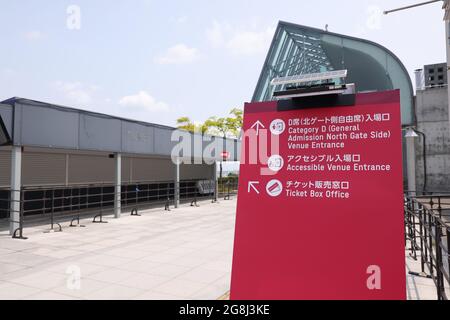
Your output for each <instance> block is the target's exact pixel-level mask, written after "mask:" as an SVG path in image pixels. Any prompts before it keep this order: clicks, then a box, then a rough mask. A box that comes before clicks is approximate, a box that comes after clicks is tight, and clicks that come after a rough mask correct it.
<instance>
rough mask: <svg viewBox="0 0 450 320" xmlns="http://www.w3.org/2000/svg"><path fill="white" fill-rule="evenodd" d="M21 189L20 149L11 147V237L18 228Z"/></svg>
mask: <svg viewBox="0 0 450 320" xmlns="http://www.w3.org/2000/svg"><path fill="white" fill-rule="evenodd" d="M21 187H22V147H18V146H13V148H12V150H11V203H10V209H11V210H10V218H9V219H10V224H9V226H10V234H11V235H13V234H14V231H16V230H17V229H18V228H19V227H20V223H19V222H20V208H21V203H20V202H21V190H20V189H21Z"/></svg>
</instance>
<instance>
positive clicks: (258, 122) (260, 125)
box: [251, 120, 266, 136]
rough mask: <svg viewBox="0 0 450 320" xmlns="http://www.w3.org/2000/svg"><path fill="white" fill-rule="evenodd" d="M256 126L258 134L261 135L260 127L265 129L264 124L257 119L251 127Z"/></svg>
mask: <svg viewBox="0 0 450 320" xmlns="http://www.w3.org/2000/svg"><path fill="white" fill-rule="evenodd" d="M255 128H256V135H257V136H259V129H265V128H266V127H264V125H263V124H262V123H261V121H259V120H258V121H256V122H255V124H254V125H253V126H252V127H251V129H255Z"/></svg>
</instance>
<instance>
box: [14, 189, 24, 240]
mask: <svg viewBox="0 0 450 320" xmlns="http://www.w3.org/2000/svg"><path fill="white" fill-rule="evenodd" d="M19 193H20V199H21V201H20V202H19V217H18V218H19V221H18V227H17V229H16V230H14V232H13V234H12V236H13V238H14V239H20V240H27V239H28V238H26V237H24V236H23V209H24V208H23V207H24V204H23V199H24V196H23V190H20V192H19Z"/></svg>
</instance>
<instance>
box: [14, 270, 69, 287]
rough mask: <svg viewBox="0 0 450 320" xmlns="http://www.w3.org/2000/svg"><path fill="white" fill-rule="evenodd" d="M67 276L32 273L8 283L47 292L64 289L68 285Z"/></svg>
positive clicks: (44, 272) (42, 272) (45, 272)
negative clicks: (58, 288)
mask: <svg viewBox="0 0 450 320" xmlns="http://www.w3.org/2000/svg"><path fill="white" fill-rule="evenodd" d="M67 278H68V277H67V276H63V275H61V274H57V273H52V272H47V271H41V272H37V273H31V274H28V275H26V276H22V277H18V278H12V279H9V280H8V281H10V282H12V283H15V284H18V285H23V286H27V287H32V288H37V289H40V290H47V289H52V288H56V287H63V286H66V284H67Z"/></svg>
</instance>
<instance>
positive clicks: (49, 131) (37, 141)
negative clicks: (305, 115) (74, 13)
mask: <svg viewBox="0 0 450 320" xmlns="http://www.w3.org/2000/svg"><path fill="white" fill-rule="evenodd" d="M0 119H1V122H0V124H1V128H0V129H1V130H0V131H1V132H2V133H1V138H2V141H0V144H1V145H3V146H2V147H0V219H1V218H8V217H9V218H10V221H11V226H10V227H11V233H13V232H14V231H16V230H17V229H18V228H19V221H20V219H21V216H22V215H24V216H38V215H41V216H45V215H48V214H50V213H51V214H53V213H54V212H55V211H58V212H59V213H62V212H65V211H67V212H69V213H70V212H71V211H80V210H87V209H95V208H98V207H100V206H101V207H102V208H103V207H105V208H107V207H110V208H111V209H113V210H114V213H115V215H116V216H117V217H119V216H120V213H121V208H122V207H124V206H128V205H130V204H131V205H132V204H133V203H135V204H140V203H149V204H151V203H158V202H159V203H170V205H175V206H177V205H178V203H179V202H180V200H182V199H183V198H185V199H187V198H196V197H200V196H202V195H209V196H212V195H213V194H214V193H215V192H216V190H214V189H211V188H210V187H207V188H206V187H205V186H211V182H213V183H214V181H216V172H217V170H216V161H217V160H221V154H222V152H224V151H227V152H228V153H229V154H230V160H233V161H236V160H238V158H239V153H240V143H239V142H238V141H237V140H233V139H223V138H220V137H205V136H202V135H199V134H192V133H188V132H185V131H180V130H177V129H176V128H172V127H167V126H161V125H157V124H151V123H144V122H141V121H134V120H129V119H123V118H118V117H113V116H109V115H105V114H99V113H95V112H89V111H84V110H79V109H74V108H69V107H64V106H58V105H54V104H50V103H43V102H39V101H33V100H28V99H22V98H12V99H9V100H6V101H4V102H2V103H1V104H0ZM174 133H176V137H179V138H177V139H178V140H177V139H174V137H173V134H174ZM182 140H183V141H184V142H185V143H187V144H186V145H185V147H184V148H183V149H182V150H180V151H181V152H177V153H176V154H175V155H174V153H173V150H174V148H175V147H176V146H177V145H178V144H179V142H181V141H182ZM211 150H213V152H205V151H211ZM205 190H206V191H205ZM55 199H57V201H56V200H55Z"/></svg>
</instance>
